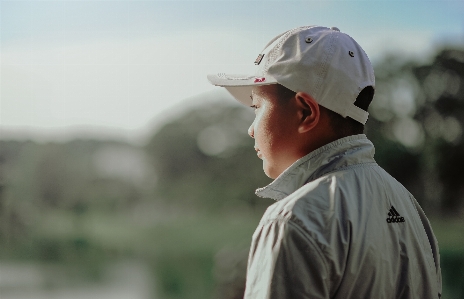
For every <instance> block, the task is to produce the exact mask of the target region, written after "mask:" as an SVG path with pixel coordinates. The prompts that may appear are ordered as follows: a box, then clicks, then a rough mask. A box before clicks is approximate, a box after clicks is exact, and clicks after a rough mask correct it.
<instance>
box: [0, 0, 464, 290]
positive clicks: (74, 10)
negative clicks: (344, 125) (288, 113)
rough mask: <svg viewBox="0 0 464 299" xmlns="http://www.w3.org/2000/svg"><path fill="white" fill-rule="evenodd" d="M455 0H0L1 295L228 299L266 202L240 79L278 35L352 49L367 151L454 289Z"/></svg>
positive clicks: (457, 211) (458, 113) (460, 230)
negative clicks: (410, 200)
mask: <svg viewBox="0 0 464 299" xmlns="http://www.w3.org/2000/svg"><path fill="white" fill-rule="evenodd" d="M463 15H464V2H462V1H401V2H399V1H388V2H387V1H370V2H367V1H285V2H284V1H246V2H244V1H111V0H108V1H63V0H56V1H4V0H1V1H0V18H1V19H0V43H1V45H0V46H1V47H0V55H1V56H0V59H1V69H0V97H1V98H0V298H2V299H13V298H14V299H19V298H22V299H29V298H75V299H81V298H115V299H123V298H131V299H139V298H140V299H142V298H143V299H145V298H146V299H158V298H163V299H181V298H192V299H195V298H202V299H204V298H224V299H236V298H237V299H238V298H242V296H243V290H244V281H245V271H246V260H247V254H248V249H249V244H250V241H251V235H252V233H253V231H254V229H255V227H256V226H257V224H258V222H259V219H260V217H261V215H262V213H263V212H264V210H265V209H266V207H267V206H269V205H270V204H272V203H273V202H272V201H271V200H267V199H261V198H257V197H256V196H255V195H254V190H255V189H256V188H257V187H262V186H265V185H266V184H268V183H270V179H268V178H267V177H266V176H265V175H264V174H263V172H262V165H261V161H260V160H259V159H258V158H257V157H256V154H255V151H254V150H253V141H252V140H251V138H249V137H248V135H247V133H246V131H247V128H248V126H249V125H250V124H251V122H252V120H253V111H252V110H251V109H250V108H247V107H243V106H240V105H239V104H237V103H236V102H235V101H234V100H233V99H232V98H231V97H230V96H229V95H228V94H227V93H226V92H225V91H224V90H221V89H220V88H215V87H212V86H211V85H209V83H208V82H207V80H206V74H208V73H217V72H226V73H227V72H228V73H241V72H245V73H246V72H253V66H254V65H253V61H254V60H255V58H256V56H257V54H259V53H260V51H261V49H262V48H263V47H264V45H265V44H267V42H268V41H269V40H270V39H271V38H273V37H274V36H275V35H277V34H279V33H281V32H283V31H286V30H288V29H290V28H293V27H297V26H301V25H311V24H319V25H324V26H328V27H331V26H336V27H338V28H340V30H341V31H342V32H347V33H349V34H350V35H351V36H353V37H354V38H355V39H356V40H357V41H358V42H359V43H360V44H361V45H362V46H363V48H364V49H365V50H366V52H367V53H368V55H369V57H370V58H371V60H372V62H373V64H374V66H375V72H376V80H377V82H376V95H375V98H374V101H373V103H372V105H371V107H370V110H369V112H370V117H369V121H368V123H367V128H366V134H367V135H368V137H369V138H370V139H371V140H372V141H373V143H374V144H375V147H376V155H375V158H376V160H377V161H378V163H379V164H380V165H381V166H382V167H384V168H385V169H386V170H387V171H388V172H389V173H390V174H392V175H393V176H394V177H395V178H396V179H398V180H399V181H400V182H401V183H402V184H404V185H405V186H406V187H407V188H408V189H409V190H410V191H411V192H412V193H413V194H414V195H415V197H416V198H417V199H418V200H419V202H420V204H421V205H422V207H423V208H424V210H425V212H426V214H427V215H428V217H429V218H430V220H431V222H432V225H433V228H434V231H435V234H436V236H437V238H438V242H439V245H440V254H441V262H442V272H443V286H444V296H443V297H444V298H464V172H463V171H462V169H463V167H464V137H463V126H464V21H463V20H464V19H463V17H462V16H463Z"/></svg>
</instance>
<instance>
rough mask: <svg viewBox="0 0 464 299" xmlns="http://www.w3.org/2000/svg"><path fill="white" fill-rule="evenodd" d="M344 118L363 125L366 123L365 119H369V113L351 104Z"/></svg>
mask: <svg viewBox="0 0 464 299" xmlns="http://www.w3.org/2000/svg"><path fill="white" fill-rule="evenodd" d="M346 116H349V117H351V118H352V119H354V120H356V121H358V122H360V123H362V124H363V125H365V124H366V122H367V119H368V118H369V113H368V112H367V111H364V110H363V109H361V108H359V107H357V106H355V105H354V104H353V105H351V106H349V108H348V109H347V111H346Z"/></svg>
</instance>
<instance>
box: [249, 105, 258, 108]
mask: <svg viewBox="0 0 464 299" xmlns="http://www.w3.org/2000/svg"><path fill="white" fill-rule="evenodd" d="M250 107H251V108H253V109H256V108H258V106H256V105H251V106H250Z"/></svg>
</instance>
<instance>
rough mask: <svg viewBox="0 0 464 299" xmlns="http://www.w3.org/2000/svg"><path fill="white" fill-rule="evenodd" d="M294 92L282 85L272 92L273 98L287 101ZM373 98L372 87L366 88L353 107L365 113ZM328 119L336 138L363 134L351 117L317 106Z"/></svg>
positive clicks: (360, 127) (359, 124)
mask: <svg viewBox="0 0 464 299" xmlns="http://www.w3.org/2000/svg"><path fill="white" fill-rule="evenodd" d="M295 94H296V92H294V91H292V90H290V89H288V88H286V87H285V86H283V85H280V84H276V88H275V89H274V90H273V96H275V98H277V99H281V100H287V99H290V98H292V97H294V96H295ZM373 98H374V88H373V87H372V86H366V87H365V88H364V89H363V90H361V92H360V93H359V95H358V96H357V98H356V101H355V102H354V104H355V106H357V107H359V108H361V109H363V110H364V111H367V108H368V107H369V105H370V103H371V102H372V99H373ZM319 107H320V109H321V110H323V111H324V112H325V113H326V114H327V116H328V117H329V119H330V124H331V127H332V130H333V131H334V133H335V135H336V136H337V137H338V138H342V137H346V136H350V135H357V134H362V133H364V125H363V124H362V123H360V122H358V121H356V120H354V119H352V118H351V117H346V118H344V117H343V116H341V115H340V114H338V113H336V112H333V111H332V110H329V109H327V108H325V107H323V106H319Z"/></svg>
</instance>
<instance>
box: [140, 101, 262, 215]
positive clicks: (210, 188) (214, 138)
mask: <svg viewBox="0 0 464 299" xmlns="http://www.w3.org/2000/svg"><path fill="white" fill-rule="evenodd" d="M219 100H220V101H218V102H217V103H214V104H210V105H208V106H204V107H199V108H197V109H194V110H192V111H190V112H188V113H185V114H184V115H182V116H181V117H180V118H178V119H176V120H173V121H172V122H170V123H168V124H166V125H165V126H164V127H162V128H161V129H160V130H159V132H158V133H156V134H155V136H153V138H152V139H151V141H150V142H149V143H148V145H147V150H148V152H149V154H150V155H151V157H152V158H153V163H154V167H155V171H156V173H157V185H156V186H157V188H156V193H157V194H156V196H157V197H158V198H163V199H164V200H165V201H166V202H171V203H175V204H187V205H188V207H190V208H194V207H196V208H201V209H205V208H206V209H213V210H214V209H221V208H225V209H236V208H243V207H249V206H254V205H255V204H257V203H258V201H257V198H256V196H255V195H254V190H255V189H256V188H257V187H261V186H264V185H266V184H267V183H269V179H268V178H267V177H266V176H265V175H264V173H263V171H262V164H261V163H262V162H261V160H259V159H258V158H257V156H256V152H255V151H254V150H253V146H254V142H253V140H252V139H251V138H250V137H249V136H248V134H247V130H248V127H249V126H250V124H251V123H252V121H253V117H254V115H253V112H252V111H251V109H250V110H248V109H247V108H245V107H242V106H238V105H234V106H230V105H227V104H225V103H230V99H227V100H226V99H219ZM261 202H265V204H266V203H267V204H269V203H270V202H269V201H266V200H264V201H261Z"/></svg>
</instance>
